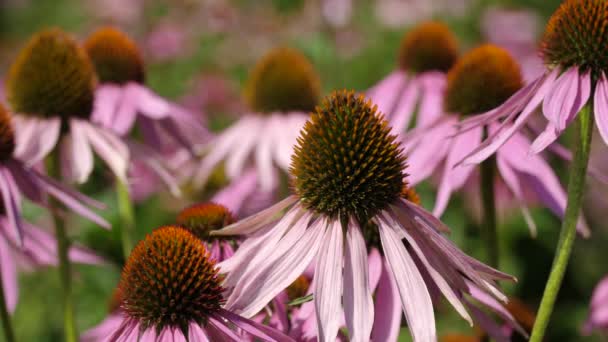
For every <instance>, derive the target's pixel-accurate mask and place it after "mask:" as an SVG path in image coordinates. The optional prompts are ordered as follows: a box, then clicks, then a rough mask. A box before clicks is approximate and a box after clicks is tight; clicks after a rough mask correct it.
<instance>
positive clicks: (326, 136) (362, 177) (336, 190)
mask: <svg viewBox="0 0 608 342" xmlns="http://www.w3.org/2000/svg"><path fill="white" fill-rule="evenodd" d="M390 132H391V130H390V127H389V126H388V123H387V121H386V120H385V119H384V117H383V116H382V115H381V114H379V113H378V112H377V108H376V106H373V105H372V104H371V102H369V101H366V100H365V99H364V98H363V96H361V95H355V94H354V92H348V91H337V92H334V93H333V94H332V95H331V96H328V97H327V98H326V99H325V100H324V101H323V103H322V104H321V105H320V106H319V107H317V108H316V109H315V111H314V112H313V113H312V116H311V118H310V120H309V121H308V122H307V123H306V125H305V126H304V128H303V130H302V132H301V134H300V137H299V138H298V144H297V146H296V147H295V152H294V154H293V156H292V163H291V174H292V175H293V177H294V185H295V192H296V194H297V195H298V196H299V197H300V200H301V201H302V202H303V203H304V205H305V206H307V207H309V208H311V209H313V210H315V211H316V212H318V213H320V214H324V215H327V216H330V217H340V218H347V217H350V216H355V217H357V218H358V219H359V220H360V222H365V221H366V220H367V219H368V218H370V217H372V216H373V215H375V214H376V213H377V212H378V211H379V210H382V209H385V208H387V206H388V205H389V204H390V203H392V202H393V201H394V200H396V199H397V198H398V197H399V196H400V194H401V191H402V188H403V186H404V181H403V179H404V176H405V174H404V169H405V166H406V165H405V157H404V156H403V155H402V150H401V149H400V147H399V143H398V142H396V140H395V138H396V137H395V136H394V135H391V134H390Z"/></svg>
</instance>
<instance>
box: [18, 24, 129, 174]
mask: <svg viewBox="0 0 608 342" xmlns="http://www.w3.org/2000/svg"><path fill="white" fill-rule="evenodd" d="M94 89H95V72H94V70H93V66H92V64H91V62H90V60H89V58H88V56H87V54H86V52H84V50H82V48H80V47H79V45H78V43H77V42H76V41H75V40H74V39H73V38H72V37H71V36H70V35H68V34H67V33H65V32H63V31H61V30H59V29H48V30H44V31H41V32H39V33H37V34H36V35H34V37H32V38H31V39H30V41H29V42H28V43H27V45H26V46H25V48H23V49H22V50H21V52H20V54H19V56H18V57H17V59H16V61H15V62H14V63H13V65H12V66H11V69H10V72H9V75H8V79H7V93H8V100H9V102H10V104H11V105H12V109H13V112H14V113H15V114H16V115H15V118H14V124H15V131H16V148H15V155H16V157H18V158H19V159H22V160H25V161H27V163H28V165H34V164H37V163H38V162H40V161H41V160H42V159H43V158H45V157H46V156H47V155H48V154H49V153H51V152H52V151H53V150H54V149H55V148H61V150H60V155H61V162H60V163H61V168H62V173H63V175H64V176H65V178H66V179H68V180H73V181H76V182H78V183H84V182H85V181H86V180H87V179H88V177H89V175H90V173H91V171H92V170H93V161H94V159H93V151H95V153H96V154H97V155H98V156H99V157H100V158H101V159H102V160H103V161H105V162H106V164H107V165H108V167H109V168H110V169H111V170H112V172H113V173H114V174H116V176H117V177H118V178H120V179H123V180H124V179H126V172H127V166H128V161H129V150H128V148H127V146H126V145H125V144H124V143H123V142H122V141H121V140H120V139H119V138H118V137H117V136H116V135H114V134H113V133H112V132H110V131H108V130H106V129H104V128H102V127H100V126H98V125H95V124H94V123H92V122H90V115H91V112H92V110H93V97H94Z"/></svg>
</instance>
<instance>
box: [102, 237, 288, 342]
mask: <svg viewBox="0 0 608 342" xmlns="http://www.w3.org/2000/svg"><path fill="white" fill-rule="evenodd" d="M118 287H119V291H120V294H121V297H122V303H121V312H122V316H123V320H122V323H121V325H120V326H119V327H118V328H117V329H116V330H115V332H114V333H113V334H112V335H111V336H108V337H109V340H110V341H133V340H137V339H139V340H141V341H159V342H162V341H201V342H202V341H224V340H228V341H241V340H243V339H246V338H257V339H260V340H262V341H293V340H292V339H291V338H289V337H287V336H285V335H283V334H282V333H280V332H278V331H276V330H274V329H272V328H269V327H267V326H264V325H261V324H259V323H256V322H254V321H251V320H248V319H246V318H243V317H241V316H239V315H237V314H234V313H232V312H231V311H230V310H229V309H226V308H225V306H224V299H223V292H224V288H223V286H222V280H221V277H220V276H219V274H218V269H217V268H216V267H215V261H213V259H212V258H211V256H210V254H209V252H208V251H207V249H206V248H205V247H204V245H203V244H201V243H200V240H199V239H198V238H196V237H195V236H194V235H193V234H191V233H190V232H188V231H186V230H185V229H182V228H178V227H172V226H166V227H162V228H158V229H156V230H154V231H153V232H152V233H151V234H149V235H148V236H147V237H146V238H145V239H144V240H143V241H140V242H139V243H138V244H137V246H136V247H135V248H134V249H133V252H132V253H131V255H130V256H129V259H128V260H127V263H126V265H125V267H124V269H123V272H122V276H121V279H120V284H119V286H118Z"/></svg>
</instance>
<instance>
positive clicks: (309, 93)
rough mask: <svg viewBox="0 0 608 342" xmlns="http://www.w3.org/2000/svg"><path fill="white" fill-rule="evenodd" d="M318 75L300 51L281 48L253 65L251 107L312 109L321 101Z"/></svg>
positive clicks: (248, 93) (260, 109)
mask: <svg viewBox="0 0 608 342" xmlns="http://www.w3.org/2000/svg"><path fill="white" fill-rule="evenodd" d="M320 93H321V85H320V81H319V76H318V75H317V73H316V71H315V69H314V67H313V66H312V64H311V63H310V61H309V60H308V59H307V58H306V57H305V56H304V55H303V54H301V53H300V52H299V51H297V50H294V49H290V48H278V49H275V50H272V51H271V52H270V53H268V54H267V55H266V56H264V57H263V58H262V59H261V60H260V61H259V62H258V63H257V64H256V66H255V67H254V69H253V71H252V72H251V75H250V76H249V81H248V83H247V87H246V89H245V95H246V97H247V100H248V102H249V105H250V106H251V108H252V109H253V110H255V111H258V112H262V113H270V112H275V111H279V112H288V111H303V112H309V111H312V110H313V109H314V108H315V106H316V105H317V103H318V101H319V94H320Z"/></svg>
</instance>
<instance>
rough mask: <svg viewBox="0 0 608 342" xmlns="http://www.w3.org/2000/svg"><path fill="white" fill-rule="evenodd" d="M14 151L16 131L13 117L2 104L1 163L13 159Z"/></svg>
mask: <svg viewBox="0 0 608 342" xmlns="http://www.w3.org/2000/svg"><path fill="white" fill-rule="evenodd" d="M13 151H15V131H14V130H13V123H12V120H11V115H10V114H9V113H8V111H7V110H6V108H4V106H3V105H2V104H0V161H4V160H7V159H9V158H11V157H12V156H13Z"/></svg>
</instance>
